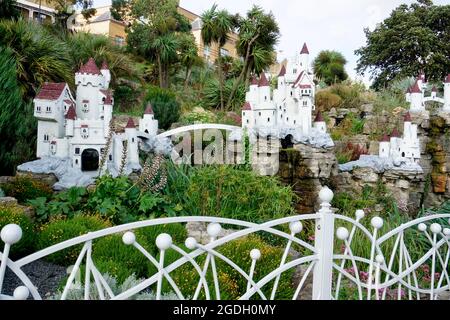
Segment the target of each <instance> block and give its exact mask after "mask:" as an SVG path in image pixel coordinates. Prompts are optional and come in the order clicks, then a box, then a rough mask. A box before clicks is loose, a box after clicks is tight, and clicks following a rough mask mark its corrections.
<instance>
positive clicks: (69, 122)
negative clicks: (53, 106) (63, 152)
mask: <svg viewBox="0 0 450 320" xmlns="http://www.w3.org/2000/svg"><path fill="white" fill-rule="evenodd" d="M65 118H66V136H68V137H73V131H74V121H75V120H76V119H77V112H76V111H75V108H74V107H73V106H70V107H69V109H68V110H67V113H66V116H65Z"/></svg>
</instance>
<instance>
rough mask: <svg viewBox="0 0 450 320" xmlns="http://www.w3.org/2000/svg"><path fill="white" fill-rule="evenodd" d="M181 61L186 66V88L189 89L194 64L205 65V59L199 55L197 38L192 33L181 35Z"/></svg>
mask: <svg viewBox="0 0 450 320" xmlns="http://www.w3.org/2000/svg"><path fill="white" fill-rule="evenodd" d="M180 47H181V50H180V62H181V64H182V65H183V66H184V67H185V68H186V72H185V76H184V89H185V90H186V89H187V86H188V85H189V81H190V78H191V73H192V68H193V67H194V66H197V67H200V66H203V59H202V58H200V57H199V55H198V52H197V45H196V43H195V38H194V36H193V35H192V34H191V33H186V34H184V35H183V36H182V37H181V44H180Z"/></svg>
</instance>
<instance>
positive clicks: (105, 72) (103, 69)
mask: <svg viewBox="0 0 450 320" xmlns="http://www.w3.org/2000/svg"><path fill="white" fill-rule="evenodd" d="M100 72H101V74H102V75H103V78H104V84H103V88H105V89H108V88H109V83H110V82H111V71H109V67H108V64H107V63H106V61H103V63H102V67H101V68H100Z"/></svg>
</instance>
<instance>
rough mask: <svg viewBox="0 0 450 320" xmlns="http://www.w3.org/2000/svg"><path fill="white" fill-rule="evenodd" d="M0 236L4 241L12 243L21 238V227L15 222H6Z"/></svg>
mask: <svg viewBox="0 0 450 320" xmlns="http://www.w3.org/2000/svg"><path fill="white" fill-rule="evenodd" d="M0 237H1V239H2V241H3V242H4V243H7V244H9V245H12V244H14V243H17V242H19V241H20V239H21V238H22V229H21V228H20V227H19V226H18V225H17V224H7V225H6V226H4V227H3V229H2V231H1V232H0Z"/></svg>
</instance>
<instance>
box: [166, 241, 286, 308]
mask: <svg viewBox="0 0 450 320" xmlns="http://www.w3.org/2000/svg"><path fill="white" fill-rule="evenodd" d="M253 249H259V250H260V251H261V258H260V259H259V260H258V261H257V263H256V268H255V273H254V278H253V279H254V281H255V282H257V281H259V280H261V279H262V278H264V277H265V276H266V275H268V274H269V273H270V272H272V271H273V270H275V269H276V268H278V267H279V264H280V260H281V256H282V254H283V249H281V248H278V247H273V246H270V245H268V244H266V243H264V242H263V241H262V240H261V239H260V238H259V237H257V236H250V237H247V238H242V239H238V240H235V241H232V242H229V243H227V244H225V245H223V246H221V247H220V248H219V249H218V251H219V252H220V253H221V254H223V255H224V256H226V257H227V258H228V259H230V260H231V261H233V262H234V263H236V264H237V265H238V266H239V267H240V268H241V269H242V270H244V271H245V272H249V270H250V265H251V262H252V260H251V258H250V251H251V250H253ZM175 258H176V256H175ZM172 260H173V261H174V258H172ZM215 261H216V266H217V271H218V279H219V284H220V288H221V299H223V300H235V299H237V298H239V297H240V296H242V294H244V293H245V292H246V291H247V280H246V279H245V278H244V277H242V275H241V274H240V273H238V272H237V271H236V270H235V269H234V268H232V267H231V266H230V265H228V264H227V263H226V262H224V261H222V260H221V259H219V258H216V259H215ZM197 263H199V264H200V266H202V265H203V263H204V255H203V256H202V258H201V259H197ZM168 264H169V263H167V264H166V265H168ZM209 270H211V269H209ZM293 272H294V271H293V270H292V269H291V270H288V271H286V272H284V273H283V274H282V276H281V278H280V282H279V286H278V290H277V294H276V296H275V299H280V300H284V299H292V296H293V294H294V288H293V284H292V283H293V281H292V275H293ZM171 276H172V277H173V279H174V281H175V283H176V284H177V285H178V286H179V287H180V290H181V292H182V293H183V294H184V295H188V296H191V297H192V296H193V295H194V293H195V289H196V288H197V284H198V282H199V280H200V277H199V276H198V273H197V271H196V270H195V269H194V268H193V267H192V265H190V264H186V265H183V266H181V267H179V268H177V269H176V270H175V271H173V272H172V273H171ZM207 278H208V284H209V291H210V294H211V297H212V298H214V297H215V295H214V286H213V278H212V272H211V271H209V272H208V274H207ZM272 286H273V281H271V282H269V283H268V284H266V285H265V286H264V287H263V288H262V291H263V292H264V294H265V295H266V297H270V293H271V291H272ZM165 288H168V286H167V285H166V286H165ZM204 297H205V296H204V290H202V293H201V298H204ZM253 298H254V299H260V297H259V295H258V294H255V295H254V296H253Z"/></svg>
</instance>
